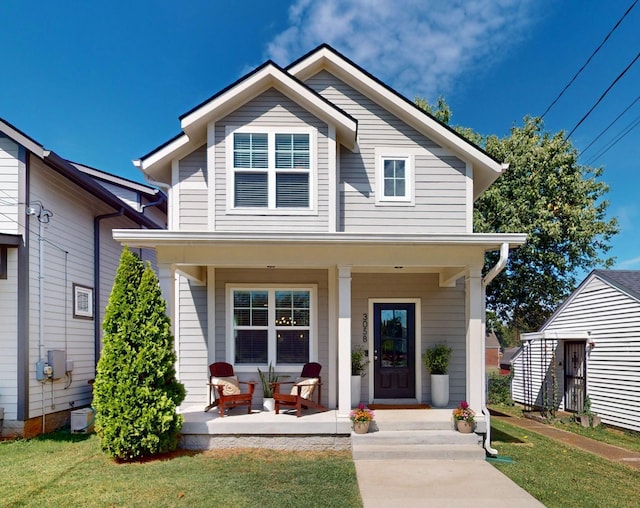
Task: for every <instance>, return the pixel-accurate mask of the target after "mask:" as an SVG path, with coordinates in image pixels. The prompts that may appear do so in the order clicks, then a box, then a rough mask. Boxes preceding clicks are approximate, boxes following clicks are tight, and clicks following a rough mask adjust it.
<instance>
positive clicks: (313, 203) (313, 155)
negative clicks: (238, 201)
mask: <svg viewBox="0 0 640 508" xmlns="http://www.w3.org/2000/svg"><path fill="white" fill-rule="evenodd" d="M235 133H254V134H267V147H268V148H267V149H268V164H267V168H266V169H245V168H238V169H236V168H235V167H234V157H233V135H234V134H235ZM276 134H308V135H309V169H308V174H309V206H308V207H300V208H294V207H286V208H277V207H276V174H277V173H287V172H291V173H300V170H297V171H296V170H295V169H294V170H287V169H276V148H275V145H276V142H275V140H276ZM225 147H226V167H227V213H228V214H238V215H317V214H318V210H317V197H316V178H317V174H316V167H317V163H316V159H317V153H318V150H317V129H314V128H312V127H284V126H283V127H265V126H263V125H253V124H248V125H242V126H233V125H228V126H227V127H226V130H225ZM236 171H247V172H253V173H257V172H265V173H267V189H268V206H266V207H262V206H260V207H241V208H236V206H235V174H236Z"/></svg>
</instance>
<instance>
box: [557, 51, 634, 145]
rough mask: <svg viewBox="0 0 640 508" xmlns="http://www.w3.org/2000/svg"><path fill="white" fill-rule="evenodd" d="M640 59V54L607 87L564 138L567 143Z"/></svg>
mask: <svg viewBox="0 0 640 508" xmlns="http://www.w3.org/2000/svg"><path fill="white" fill-rule="evenodd" d="M638 58H640V53H638V54H637V55H636V57H635V58H634V59H633V60H632V61H631V63H630V64H629V65H627V67H626V68H625V69H624V70H623V71H622V72H621V73H620V74H618V77H617V78H616V79H614V80H613V82H612V83H611V84H610V85H609V86H608V87H607V89H606V90H605V91H604V92H603V93H602V95H601V96H600V97H599V98H598V100H597V101H596V103H595V104H594V105H593V106H591V109H589V111H587V112H586V114H585V115H584V116H583V117H582V118H581V119H580V121H579V122H578V123H577V124H576V126H575V127H574V128H573V129H571V132H569V134H567V135H566V137H565V138H564V140H565V141H567V140H568V139H569V138H570V137H571V135H572V134H573V133H574V132H575V131H576V129H577V128H578V127H580V125H581V124H582V122H584V121H585V120H586V119H587V117H588V116H589V115H590V114H591V113H592V112H593V110H594V109H596V107H597V106H598V104H600V103H601V102H602V99H604V98H605V96H606V95H607V94H608V93H609V91H611V89H612V88H613V87H614V86H615V84H616V83H617V82H618V81H620V79H621V78H622V76H624V75H625V74H626V73H627V71H628V70H629V69H631V66H632V65H633V64H634V63H636V62H637V61H638Z"/></svg>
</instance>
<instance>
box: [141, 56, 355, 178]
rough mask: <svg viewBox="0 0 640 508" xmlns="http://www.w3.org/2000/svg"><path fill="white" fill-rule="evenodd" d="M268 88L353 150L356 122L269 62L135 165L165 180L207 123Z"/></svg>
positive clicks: (195, 111)
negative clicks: (333, 131) (330, 128)
mask: <svg viewBox="0 0 640 508" xmlns="http://www.w3.org/2000/svg"><path fill="white" fill-rule="evenodd" d="M271 88H274V89H276V90H278V91H279V92H281V93H282V94H284V95H285V96H287V97H288V98H290V99H291V100H293V101H294V102H296V103H297V104H299V105H300V106H302V107H303V108H305V109H306V110H307V111H309V112H311V113H312V114H313V115H315V116H316V117H317V118H320V119H321V120H323V121H324V122H326V123H328V124H330V125H334V126H335V127H336V135H337V138H338V140H339V141H340V142H341V143H342V144H343V145H344V146H346V147H347V148H349V149H353V148H354V146H355V144H356V135H357V129H358V122H357V121H356V120H355V119H354V118H353V117H352V116H351V115H349V114H348V113H346V112H344V111H343V110H342V109H340V108H339V107H337V106H336V105H335V104H332V103H331V102H330V101H328V100H327V99H326V98H324V97H323V96H322V95H320V94H319V93H317V92H316V91H315V90H313V89H311V88H310V87H308V86H307V85H305V84H304V83H303V82H301V81H300V80H298V79H297V78H295V77H294V76H292V75H291V74H289V73H287V72H286V71H285V70H284V69H283V68H282V67H279V66H278V65H276V64H275V63H274V62H272V61H271V60H269V61H267V62H265V63H264V64H262V65H261V66H259V67H257V68H256V69H254V70H253V71H251V72H250V73H249V74H246V75H245V76H243V77H241V78H240V79H238V80H237V81H235V82H234V83H232V84H231V85H229V86H227V87H226V88H224V89H222V90H221V91H219V92H218V93H216V94H214V95H213V96H211V97H210V98H208V99H207V100H205V101H204V102H202V103H200V104H198V105H197V106H195V107H194V108H192V109H191V110H189V111H187V112H186V113H184V114H183V115H181V116H180V117H179V118H180V126H181V127H182V131H183V133H182V134H179V135H178V136H176V137H174V138H173V139H171V140H170V141H169V142H168V143H165V144H164V145H161V146H160V147H158V148H156V149H155V150H153V151H151V152H149V153H148V154H147V155H145V156H143V157H141V158H140V159H138V160H136V161H134V165H136V166H137V167H139V168H140V169H141V170H142V171H143V172H145V173H146V174H148V175H152V176H153V177H154V178H162V175H163V174H164V176H165V178H166V176H167V175H166V172H167V170H168V169H169V168H170V165H171V160H173V159H174V158H176V157H179V156H180V155H181V154H183V153H185V154H186V153H187V152H189V151H191V150H194V149H195V148H197V147H198V146H200V145H201V144H202V143H204V142H205V140H206V136H207V125H208V123H209V122H215V121H216V120H219V119H220V118H223V117H225V116H226V115H228V114H229V113H232V112H233V111H235V110H236V109H237V108H239V107H241V106H242V105H244V104H246V103H247V102H248V101H250V100H251V99H253V98H255V97H257V96H258V95H260V94H261V93H263V92H265V91H267V90H269V89H271Z"/></svg>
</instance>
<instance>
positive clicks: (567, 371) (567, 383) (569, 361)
mask: <svg viewBox="0 0 640 508" xmlns="http://www.w3.org/2000/svg"><path fill="white" fill-rule="evenodd" d="M584 360H585V343H584V342H569V341H567V342H565V343H564V408H565V410H566V411H575V412H577V413H579V412H580V411H582V410H583V409H584V396H585V393H586V379H585V378H586V370H585V361H584Z"/></svg>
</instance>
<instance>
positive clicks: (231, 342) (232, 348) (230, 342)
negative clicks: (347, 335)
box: [225, 284, 318, 373]
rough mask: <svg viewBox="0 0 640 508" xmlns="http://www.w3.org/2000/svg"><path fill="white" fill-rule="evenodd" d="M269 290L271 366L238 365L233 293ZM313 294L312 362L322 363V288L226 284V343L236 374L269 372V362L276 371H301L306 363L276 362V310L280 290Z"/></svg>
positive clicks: (303, 285)
mask: <svg viewBox="0 0 640 508" xmlns="http://www.w3.org/2000/svg"><path fill="white" fill-rule="evenodd" d="M238 290H239V291H267V292H268V299H269V307H268V323H269V324H268V326H267V351H268V356H267V363H265V364H236V363H235V358H236V344H235V338H234V333H233V332H234V327H233V292H234V291H238ZM287 290H291V291H309V362H317V361H318V340H317V337H318V319H317V316H318V286H317V285H315V284H226V303H225V306H226V309H225V315H226V316H227V326H226V329H227V341H226V346H227V347H226V351H227V354H226V361H227V362H228V363H230V364H231V365H233V369H234V371H236V372H253V373H255V372H257V370H256V369H257V368H258V367H260V369H261V370H264V369H267V368H268V367H269V363H271V364H272V365H273V367H274V368H275V369H276V370H279V371H281V372H285V371H287V372H288V371H296V370H301V369H302V367H303V366H304V363H300V364H293V363H287V364H282V365H278V363H277V362H276V354H277V350H276V348H277V337H276V324H275V316H276V308H275V292H276V291H287Z"/></svg>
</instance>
